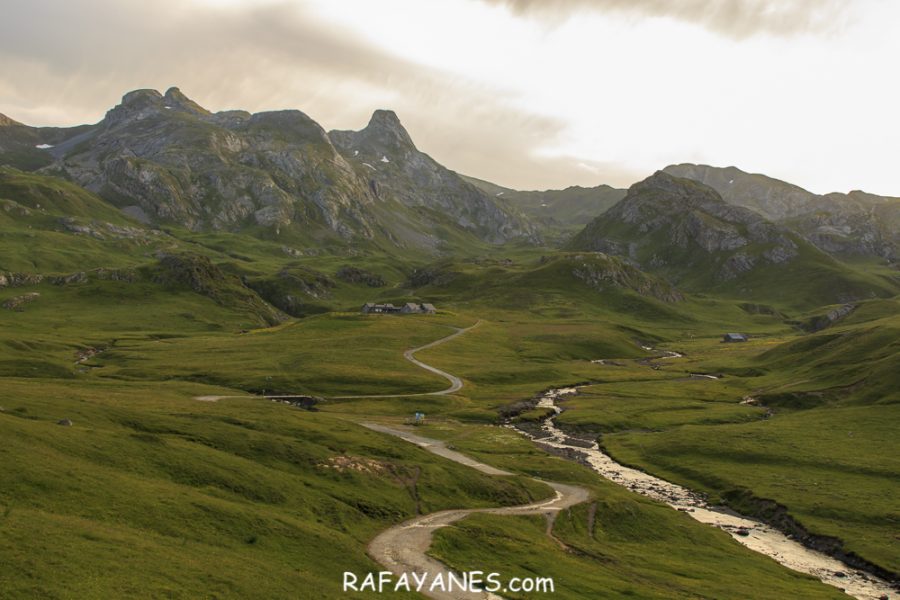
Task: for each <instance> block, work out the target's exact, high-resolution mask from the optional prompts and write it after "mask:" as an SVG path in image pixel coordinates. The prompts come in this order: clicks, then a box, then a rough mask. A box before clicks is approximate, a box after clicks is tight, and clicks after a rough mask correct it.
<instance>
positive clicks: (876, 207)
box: [664, 164, 900, 262]
mask: <svg viewBox="0 0 900 600" xmlns="http://www.w3.org/2000/svg"><path fill="white" fill-rule="evenodd" d="M664 171H665V172H666V173H669V174H671V175H675V176H677V177H684V178H687V179H692V180H694V181H698V182H700V183H703V184H705V185H708V186H709V187H711V188H713V189H715V190H716V191H717V192H718V193H719V194H720V195H721V196H722V198H723V199H724V200H725V201H726V202H728V203H729V204H734V205H736V206H743V207H745V208H749V209H751V210H754V211H756V212H758V213H759V214H761V215H762V216H764V217H765V218H767V219H769V220H772V221H774V222H777V223H780V224H783V225H785V226H787V227H789V228H790V229H792V230H794V231H796V232H797V233H799V234H800V235H802V236H803V238H804V239H806V240H807V241H809V242H810V243H812V244H813V245H815V246H816V247H817V248H819V249H821V250H824V251H825V252H828V253H829V254H833V255H836V256H844V257H850V256H871V257H877V258H881V259H884V260H888V261H891V262H896V261H897V260H898V259H900V198H891V197H886V196H877V195H875V194H867V193H866V192H862V191H858V190H857V191H852V192H850V193H848V194H840V193H831V194H825V195H818V194H813V193H812V192H809V191H807V190H805V189H803V188H801V187H799V186H796V185H793V184H790V183H786V182H784V181H779V180H777V179H773V178H771V177H767V176H765V175H759V174H751V173H746V172H744V171H742V170H740V169H738V168H736V167H727V168H718V167H710V166H707V165H694V164H679V165H670V166H668V167H666V168H665V169H664Z"/></svg>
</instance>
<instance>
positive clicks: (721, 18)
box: [482, 0, 849, 38]
mask: <svg viewBox="0 0 900 600" xmlns="http://www.w3.org/2000/svg"><path fill="white" fill-rule="evenodd" d="M482 1H484V2H488V3H490V4H499V5H503V6H507V7H509V8H510V9H512V10H513V11H515V12H517V13H520V14H525V15H536V16H541V17H549V18H567V17H569V16H572V15H573V14H575V13H577V12H580V11H585V10H593V11H601V12H602V11H607V12H617V13H620V14H628V15H634V16H644V17H646V16H649V17H668V18H672V19H678V20H681V21H686V22H689V23H696V24H698V25H701V26H703V27H706V28H707V29H709V30H711V31H714V32H716V33H720V34H723V35H727V36H730V37H735V38H745V37H748V36H752V35H756V34H760V33H767V34H774V35H779V36H790V35H797V34H804V33H827V32H831V31H835V30H837V29H840V28H841V27H842V25H843V24H844V22H845V20H846V19H847V17H848V5H849V2H846V1H845V0H482Z"/></svg>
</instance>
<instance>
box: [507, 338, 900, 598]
mask: <svg viewBox="0 0 900 600" xmlns="http://www.w3.org/2000/svg"><path fill="white" fill-rule="evenodd" d="M673 354H675V353H673ZM576 392H577V389H576V388H561V389H556V390H550V391H549V392H547V393H546V394H545V395H544V396H543V397H541V399H540V401H539V402H538V404H537V406H538V407H540V408H550V409H553V411H554V412H555V415H554V417H555V416H556V415H558V414H559V413H560V412H561V409H560V408H559V406H557V400H558V399H559V398H561V397H563V396H566V395H569V394H574V393H576ZM554 417H550V418H548V419H546V420H545V421H544V422H543V424H542V425H541V429H542V430H543V432H544V433H545V434H546V437H543V436H538V435H532V434H529V433H527V432H523V433H524V434H525V435H527V436H528V437H530V438H531V439H532V440H534V441H537V442H540V443H542V444H546V445H548V446H552V447H554V448H560V449H570V450H574V451H576V452H579V453H581V454H582V455H583V456H584V457H585V459H586V461H587V463H588V464H589V465H590V467H591V468H592V469H593V470H594V471H596V472H597V473H599V474H601V475H603V476H604V477H605V478H607V479H609V480H610V481H612V482H614V483H617V484H619V485H622V486H624V487H626V488H628V489H630V490H632V491H633V492H636V493H638V494H643V495H644V496H648V497H650V498H653V499H654V500H658V501H660V502H663V503H665V504H668V505H669V506H671V507H672V508H674V509H676V510H679V511H681V512H684V513H687V514H688V515H690V516H691V517H693V518H694V519H696V520H697V521H700V522H701V523H706V524H708V525H712V526H714V527H718V528H719V529H722V530H724V531H726V532H728V533H729V534H731V536H732V537H733V538H734V539H735V540H737V541H738V542H740V543H741V544H743V545H744V546H746V547H748V548H750V549H751V550H754V551H756V552H759V553H761V554H765V555H766V556H769V557H770V558H773V559H774V560H776V561H778V562H779V563H780V564H782V565H784V566H785V567H788V568H789V569H793V570H795V571H799V572H801V573H806V574H808V575H812V576H813V577H816V578H817V579H819V580H821V581H822V582H823V583H826V584H828V585H832V586H834V587H837V588H839V589H841V590H843V591H844V592H845V593H846V594H849V595H850V596H853V597H854V598H859V599H860V600H879V599H884V598H896V597H898V594H897V590H895V589H894V588H892V587H891V585H890V584H889V583H888V582H887V581H884V580H883V579H880V578H878V577H875V576H874V575H870V574H868V573H864V572H862V571H859V570H856V569H853V568H851V567H848V566H847V565H845V564H844V563H842V562H840V561H839V560H837V559H834V558H832V557H830V556H828V555H826V554H823V553H821V552H817V551H815V550H811V549H809V548H807V547H806V546H804V545H802V544H800V543H799V542H797V541H794V540H792V539H791V538H789V537H787V536H786V535H785V534H784V533H782V532H781V531H778V530H777V529H775V528H773V527H771V526H769V525H766V524H765V523H762V522H760V521H757V520H755V519H751V518H748V517H745V516H742V515H739V514H737V513H735V512H733V511H731V510H728V509H725V508H722V507H715V506H711V505H709V504H708V503H707V502H706V500H705V499H704V497H703V496H702V495H700V494H698V493H696V492H693V491H691V490H689V489H687V488H685V487H682V486H680V485H676V484H674V483H670V482H668V481H665V480H664V479H660V478H658V477H654V476H653V475H649V474H647V473H644V472H643V471H639V470H637V469H632V468H630V467H626V466H624V465H621V464H619V463H617V462H616V461H615V460H613V459H612V458H611V457H610V456H608V455H607V454H605V453H604V452H603V451H602V450H600V448H599V446H598V445H597V443H596V442H594V443H593V445H591V446H589V447H586V446H587V445H586V444H584V443H583V441H581V440H573V439H571V438H570V437H569V436H567V435H566V434H565V433H564V432H562V431H561V430H560V429H559V428H557V427H556V424H555V423H554V422H553V419H554Z"/></svg>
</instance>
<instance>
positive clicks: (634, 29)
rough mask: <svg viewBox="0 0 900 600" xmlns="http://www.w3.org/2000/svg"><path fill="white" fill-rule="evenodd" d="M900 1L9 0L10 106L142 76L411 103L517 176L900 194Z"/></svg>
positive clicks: (462, 161) (20, 109)
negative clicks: (737, 171)
mask: <svg viewBox="0 0 900 600" xmlns="http://www.w3.org/2000/svg"><path fill="white" fill-rule="evenodd" d="M898 26H900V2H896V1H893V0H843V1H834V0H678V1H674V0H673V1H668V0H427V1H425V0H156V1H155V2H152V3H151V2H144V1H142V0H79V1H77V2H73V1H72V0H4V2H3V9H2V19H0V65H2V68H0V113H4V114H6V115H7V116H9V117H12V118H14V119H16V120H18V121H22V122H25V123H28V124H31V125H75V124H80V123H90V122H96V121H98V120H100V119H101V118H102V117H103V114H104V113H105V112H106V110H107V109H109V108H110V107H112V106H113V105H115V104H117V103H118V102H119V100H120V98H121V96H122V95H123V94H124V93H125V92H126V91H129V90H132V89H136V88H148V87H149V88H155V89H160V90H162V91H164V90H165V89H166V88H168V87H170V86H173V85H174V86H178V87H179V88H181V90H182V91H183V92H184V93H185V94H187V95H188V96H190V97H191V98H193V99H194V100H196V101H197V102H199V103H200V104H202V105H204V106H206V107H207V108H209V109H211V110H223V109H230V108H243V109H247V110H250V111H261V110H271V109H282V108H298V109H300V110H302V111H304V112H306V113H307V114H309V115H310V116H311V117H313V118H314V119H316V120H317V121H318V122H319V123H321V124H322V126H323V127H325V128H326V129H335V128H336V129H359V128H361V127H363V126H364V125H365V124H366V122H367V121H368V118H369V116H370V115H371V113H372V111H373V110H375V109H377V108H390V109H393V110H395V111H396V112H397V114H398V115H399V116H400V119H401V121H403V123H404V124H405V125H406V127H407V129H408V130H409V131H410V134H411V135H412V138H413V140H414V141H415V142H416V144H417V145H418V147H419V148H420V149H421V150H423V151H425V152H428V153H429V154H431V155H432V156H433V157H435V158H436V159H437V160H439V161H440V162H442V163H443V164H445V165H446V166H448V167H450V168H452V169H454V170H457V171H460V172H462V173H466V174H470V175H474V176H477V177H481V178H484V179H488V180H491V181H494V182H496V183H499V184H502V185H507V186H510V187H515V188H519V189H535V188H541V189H543V188H551V187H565V186H567V185H573V184H580V185H597V184H600V183H608V184H612V185H617V186H627V185H629V184H631V183H633V182H635V181H637V180H639V179H643V178H644V177H645V176H647V175H649V174H650V173H652V172H653V171H655V170H656V169H659V168H662V167H664V166H665V165H667V164H671V163H677V162H698V163H706V164H712V165H716V166H728V165H735V166H738V167H740V168H742V169H744V170H747V171H751V172H762V173H766V174H768V175H772V176H775V177H778V178H781V179H785V180H788V181H791V182H793V183H797V184H799V185H802V186H804V187H806V188H808V189H811V190H812V191H815V192H828V191H849V190H851V189H865V190H867V191H871V192H874V193H881V194H887V195H896V196H900V118H898V109H897V107H898V106H900V78H898V76H897V71H898V64H900V36H898V35H897V27H898Z"/></svg>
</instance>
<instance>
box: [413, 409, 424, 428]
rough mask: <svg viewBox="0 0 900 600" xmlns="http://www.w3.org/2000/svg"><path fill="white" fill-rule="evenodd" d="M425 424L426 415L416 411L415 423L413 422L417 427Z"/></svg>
mask: <svg viewBox="0 0 900 600" xmlns="http://www.w3.org/2000/svg"><path fill="white" fill-rule="evenodd" d="M424 422H425V413H423V412H418V411H416V417H415V421H413V423H414V424H416V425H421V424H422V423H424Z"/></svg>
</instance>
